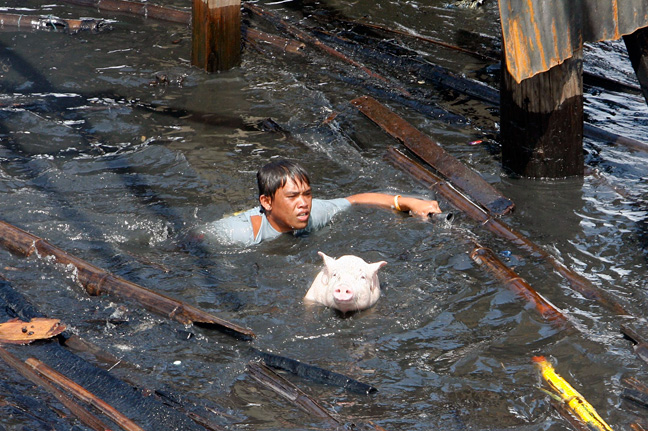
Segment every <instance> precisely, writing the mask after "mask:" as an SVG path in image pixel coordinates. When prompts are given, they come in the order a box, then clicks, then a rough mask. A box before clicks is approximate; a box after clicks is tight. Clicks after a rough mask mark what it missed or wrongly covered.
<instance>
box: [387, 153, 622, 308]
mask: <svg viewBox="0 0 648 431" xmlns="http://www.w3.org/2000/svg"><path fill="white" fill-rule="evenodd" d="M387 157H388V159H389V160H390V161H391V162H392V163H394V165H396V166H398V167H399V168H401V169H403V170H404V171H406V172H409V173H410V174H411V175H412V176H413V177H414V178H416V179H418V180H419V181H421V182H422V183H424V184H425V185H427V186H428V187H430V188H432V189H434V190H435V191H436V192H438V193H439V194H440V195H441V196H443V197H444V198H445V199H446V200H448V201H449V202H450V204H452V205H453V206H454V207H455V208H457V209H458V210H460V211H462V212H463V213H465V214H466V215H467V216H469V217H470V218H472V219H473V220H475V221H476V222H478V223H479V225H480V226H482V227H484V228H486V229H488V230H489V231H491V232H492V233H494V234H496V235H497V236H499V237H500V238H504V239H506V240H508V241H510V242H512V243H513V244H515V245H516V246H518V247H519V248H520V249H522V250H524V251H526V252H527V253H530V254H531V255H532V256H534V257H537V258H540V259H544V260H545V261H546V262H547V263H549V264H550V265H551V266H553V268H554V269H555V270H556V272H557V273H558V274H560V275H561V276H562V277H564V278H565V279H566V280H567V281H568V282H569V285H570V286H571V288H572V289H574V290H575V291H577V292H579V293H580V294H581V295H583V296H584V297H585V298H587V299H592V300H595V301H597V302H599V303H600V304H601V305H603V306H605V307H607V308H608V309H610V310H612V311H614V312H615V313H618V314H631V313H629V312H628V310H627V308H628V306H627V305H622V304H621V303H620V302H619V301H618V300H616V299H615V298H614V297H613V296H612V295H610V294H609V293H608V292H606V291H604V290H601V289H598V288H596V287H595V286H593V285H592V284H591V283H590V282H589V280H587V279H586V278H585V277H583V276H581V275H579V274H578V273H576V272H574V271H573V270H571V269H570V268H569V267H567V266H566V265H564V264H563V263H562V262H560V261H559V260H558V259H556V258H555V257H554V256H552V255H550V254H549V253H547V252H546V251H545V250H544V249H543V248H541V247H540V246H538V245H537V244H535V243H534V242H532V241H531V240H529V239H528V238H526V237H525V236H524V235H522V234H521V233H520V232H517V231H515V230H513V229H512V228H511V227H510V226H508V225H507V224H506V223H504V221H502V220H501V219H496V218H493V217H491V216H490V215H489V213H488V212H487V211H486V210H485V209H483V208H481V207H480V206H479V205H478V204H476V203H474V202H472V201H471V200H470V199H469V198H468V197H466V195H464V194H463V193H461V192H460V191H459V190H457V189H456V188H455V187H453V186H452V184H449V183H448V182H447V181H445V180H443V179H442V178H440V177H439V176H437V175H436V174H434V173H433V172H431V171H430V170H429V169H426V168H425V167H424V166H422V165H421V164H420V163H418V162H416V161H414V160H412V159H411V158H409V157H407V156H406V155H405V154H403V153H402V152H401V151H398V150H396V149H395V148H390V149H389V151H388V153H387Z"/></svg>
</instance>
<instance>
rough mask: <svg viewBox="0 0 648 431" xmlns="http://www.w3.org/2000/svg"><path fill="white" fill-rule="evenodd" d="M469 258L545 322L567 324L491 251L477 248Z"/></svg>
mask: <svg viewBox="0 0 648 431" xmlns="http://www.w3.org/2000/svg"><path fill="white" fill-rule="evenodd" d="M470 258H471V259H472V260H474V261H475V262H477V263H478V264H480V265H485V266H486V267H487V268H488V269H489V270H490V271H491V273H492V274H494V275H495V276H496V277H497V278H498V279H499V280H500V281H501V282H502V283H504V285H506V286H507V287H508V288H509V289H511V290H512V291H514V292H515V293H516V294H517V295H518V296H520V297H522V298H523V299H525V300H526V301H527V302H528V303H530V304H532V305H533V306H534V307H535V309H536V310H537V311H538V312H539V313H540V314H541V315H542V317H543V318H545V319H546V320H549V321H551V322H554V323H558V324H560V325H564V324H566V323H567V322H568V320H567V318H566V317H565V316H564V315H563V314H562V312H560V310H558V309H557V308H556V307H555V306H554V305H553V304H551V303H550V302H549V301H547V300H546V299H545V298H543V297H542V295H540V294H539V293H538V292H537V291H536V290H535V289H534V288H533V287H531V285H530V284H529V283H528V282H527V281H526V280H524V279H523V278H521V277H520V276H519V275H518V274H517V273H516V272H515V271H514V270H512V269H511V268H509V267H508V266H506V265H505V264H504V262H502V261H501V260H500V259H499V258H498V257H497V255H496V254H495V253H493V251H492V250H491V249H489V248H485V247H482V246H478V247H477V248H475V249H474V250H473V251H472V253H470Z"/></svg>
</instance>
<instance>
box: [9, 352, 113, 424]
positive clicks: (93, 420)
mask: <svg viewBox="0 0 648 431" xmlns="http://www.w3.org/2000/svg"><path fill="white" fill-rule="evenodd" d="M0 358H1V359H2V360H4V361H5V363H7V365H9V366H11V367H12V368H13V369H14V370H16V371H17V372H18V373H20V374H21V375H22V376H23V377H25V378H26V379H27V380H29V381H30V382H32V383H33V384H35V385H38V386H40V387H41V388H43V389H45V390H46V391H47V392H49V393H50V394H52V395H53V396H54V397H55V398H56V399H57V400H58V401H60V403H61V404H63V405H64V406H65V407H67V409H68V410H70V412H71V413H72V414H73V415H74V416H76V417H77V418H78V419H79V420H80V421H81V422H83V423H84V424H85V425H86V426H88V427H89V428H92V429H93V430H96V431H107V430H109V428H108V426H106V424H104V423H103V422H102V421H101V420H100V419H99V418H98V417H96V416H95V415H93V414H92V413H90V412H89V411H88V410H86V409H85V408H84V407H83V406H81V405H80V404H78V403H77V402H76V401H74V400H73V399H71V398H70V397H68V396H67V395H66V394H65V393H64V392H63V391H62V390H60V389H59V388H57V387H56V386H54V385H53V384H52V383H50V382H49V381H47V380H46V379H45V378H43V377H41V376H40V375H38V373H36V372H35V371H34V370H32V369H31V367H29V366H28V365H27V364H25V363H24V362H22V361H21V360H20V359H18V358H16V357H15V356H14V355H13V354H12V353H10V352H9V351H8V350H5V349H3V348H2V347H0Z"/></svg>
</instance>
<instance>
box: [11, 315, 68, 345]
mask: <svg viewBox="0 0 648 431" xmlns="http://www.w3.org/2000/svg"><path fill="white" fill-rule="evenodd" d="M63 331H65V325H64V324H62V323H61V321H60V320H58V319H48V318H45V317H34V318H33V319H31V320H29V321H28V322H24V321H22V320H19V319H18V318H15V319H12V320H10V321H8V322H4V323H0V343H8V344H29V343H31V342H32V341H35V340H45V339H47V338H52V337H55V336H57V335H58V334H60V333H61V332H63Z"/></svg>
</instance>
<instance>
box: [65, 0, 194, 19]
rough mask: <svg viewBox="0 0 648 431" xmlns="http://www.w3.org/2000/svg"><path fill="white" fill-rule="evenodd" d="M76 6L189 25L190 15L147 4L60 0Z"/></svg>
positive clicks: (95, 0) (107, 0)
mask: <svg viewBox="0 0 648 431" xmlns="http://www.w3.org/2000/svg"><path fill="white" fill-rule="evenodd" d="M62 1H63V2H65V3H70V4H75V5H77V6H86V7H94V8H97V9H99V10H104V11H113V12H120V13H126V14H129V15H137V16H141V17H143V18H152V19H158V20H162V21H169V22H175V23H179V24H186V25H189V24H191V13H189V12H187V11H183V10H179V9H173V8H169V7H165V6H162V5H157V4H153V3H148V2H140V1H130V0H62Z"/></svg>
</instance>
